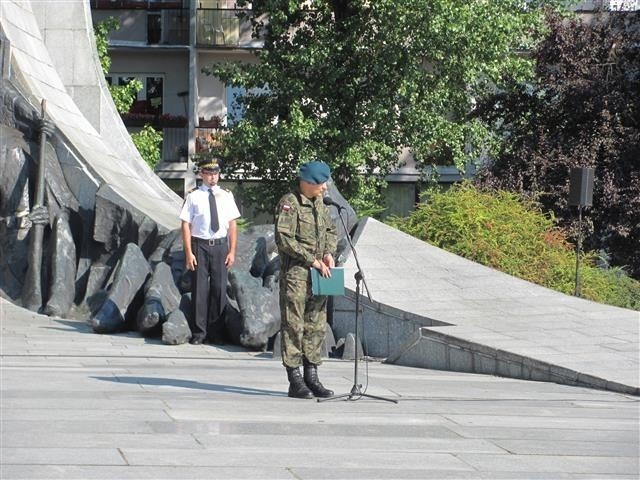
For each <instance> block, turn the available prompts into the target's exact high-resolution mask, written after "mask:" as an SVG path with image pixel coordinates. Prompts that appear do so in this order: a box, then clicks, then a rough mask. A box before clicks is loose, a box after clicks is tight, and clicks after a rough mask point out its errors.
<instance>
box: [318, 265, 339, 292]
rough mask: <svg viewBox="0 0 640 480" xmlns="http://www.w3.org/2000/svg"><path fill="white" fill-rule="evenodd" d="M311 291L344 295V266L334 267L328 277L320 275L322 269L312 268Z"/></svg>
mask: <svg viewBox="0 0 640 480" xmlns="http://www.w3.org/2000/svg"><path fill="white" fill-rule="evenodd" d="M311 292H312V293H313V294H314V295H344V268H342V267H335V268H332V269H331V276H330V277H328V278H326V277H323V276H322V275H320V270H318V269H316V268H312V269H311Z"/></svg>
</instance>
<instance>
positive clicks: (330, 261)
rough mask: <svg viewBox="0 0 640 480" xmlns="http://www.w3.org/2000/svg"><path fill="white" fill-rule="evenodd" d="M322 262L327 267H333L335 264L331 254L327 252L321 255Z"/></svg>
mask: <svg viewBox="0 0 640 480" xmlns="http://www.w3.org/2000/svg"><path fill="white" fill-rule="evenodd" d="M322 262H323V263H324V264H325V265H326V266H327V267H329V268H334V267H335V266H336V261H335V260H334V259H333V255H331V254H330V253H327V254H326V255H325V256H324V257H322Z"/></svg>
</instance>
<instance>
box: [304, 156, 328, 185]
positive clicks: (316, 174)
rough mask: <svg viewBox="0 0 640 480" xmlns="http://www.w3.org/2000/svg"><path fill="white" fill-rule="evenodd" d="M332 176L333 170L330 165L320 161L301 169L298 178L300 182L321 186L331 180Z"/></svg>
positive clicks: (308, 163)
mask: <svg viewBox="0 0 640 480" xmlns="http://www.w3.org/2000/svg"><path fill="white" fill-rule="evenodd" d="M330 176H331V169H330V168H329V165H327V164H326V163H324V162H320V161H318V160H314V161H313V162H307V163H305V164H304V165H302V166H301V167H300V171H299V172H298V177H299V178H300V180H304V181H305V182H307V183H313V184H314V185H320V184H321V183H325V182H326V181H327V180H329V177H330Z"/></svg>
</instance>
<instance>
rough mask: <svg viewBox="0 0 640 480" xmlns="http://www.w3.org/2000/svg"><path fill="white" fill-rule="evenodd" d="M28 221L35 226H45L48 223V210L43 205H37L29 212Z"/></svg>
mask: <svg viewBox="0 0 640 480" xmlns="http://www.w3.org/2000/svg"><path fill="white" fill-rule="evenodd" d="M29 220H31V223H34V224H36V225H46V224H47V223H49V209H48V208H47V207H45V206H44V205H38V206H37V207H34V208H33V210H31V212H29Z"/></svg>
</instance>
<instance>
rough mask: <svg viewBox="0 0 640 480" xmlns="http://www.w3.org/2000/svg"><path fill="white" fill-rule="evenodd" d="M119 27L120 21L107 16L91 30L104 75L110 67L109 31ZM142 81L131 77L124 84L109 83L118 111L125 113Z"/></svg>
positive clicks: (140, 87) (140, 88)
mask: <svg viewBox="0 0 640 480" xmlns="http://www.w3.org/2000/svg"><path fill="white" fill-rule="evenodd" d="M119 28H120V23H119V22H118V20H117V19H116V18H115V17H108V18H106V19H105V20H103V21H102V22H98V23H97V24H96V25H95V26H94V28H93V32H94V35H95V37H96V48H97V50H98V58H99V59H100V65H101V66H102V71H103V73H104V74H105V75H108V74H109V69H110V68H111V57H110V56H109V39H108V37H109V33H111V32H112V31H114V30H118V29H119ZM142 87H143V85H142V82H141V81H140V80H138V79H135V78H134V79H132V80H131V81H129V82H128V83H127V84H126V85H109V92H110V93H111V97H113V103H114V104H115V106H116V109H117V110H118V113H127V112H128V111H129V109H130V108H131V105H132V104H133V101H134V100H135V98H136V95H137V94H138V92H139V91H140V90H142Z"/></svg>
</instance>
